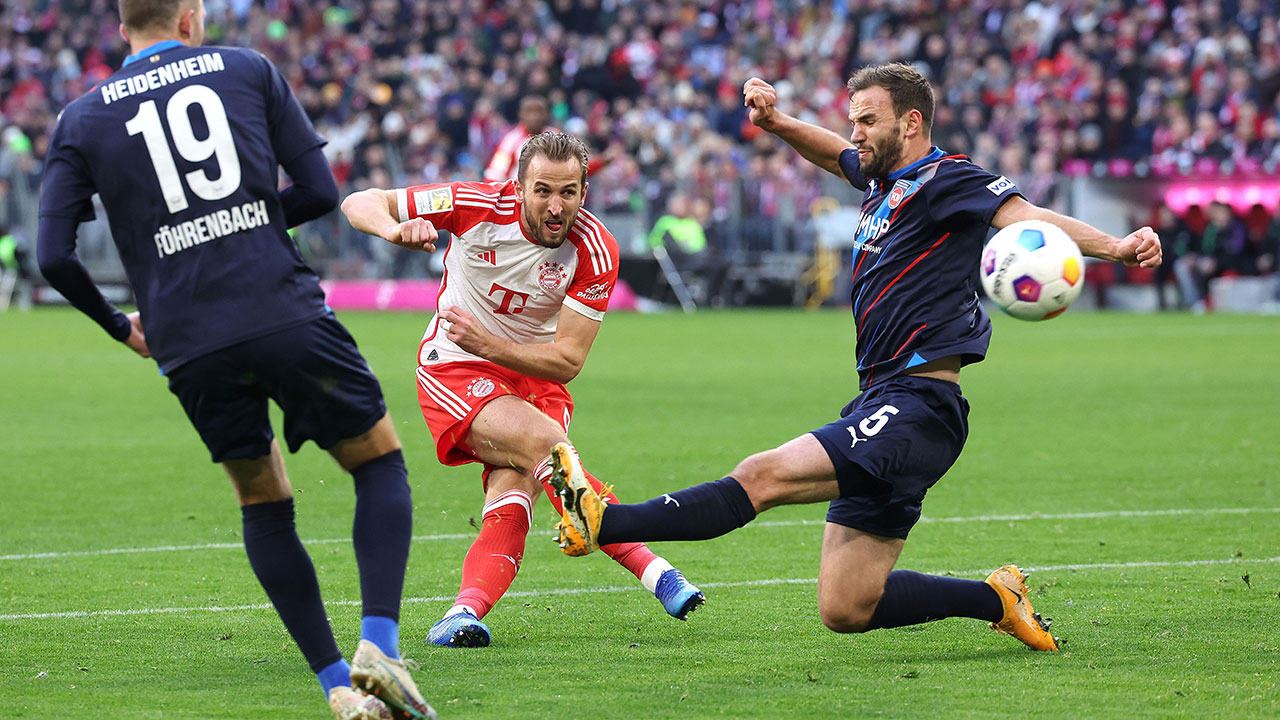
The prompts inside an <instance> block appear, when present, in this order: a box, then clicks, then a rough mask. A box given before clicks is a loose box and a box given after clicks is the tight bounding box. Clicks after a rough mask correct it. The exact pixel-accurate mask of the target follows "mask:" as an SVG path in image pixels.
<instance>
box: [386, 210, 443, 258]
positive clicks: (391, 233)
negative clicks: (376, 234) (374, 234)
mask: <svg viewBox="0 0 1280 720" xmlns="http://www.w3.org/2000/svg"><path fill="white" fill-rule="evenodd" d="M439 237H440V233H439V232H438V231H437V230H436V226H435V225H432V224H431V221H430V220H426V219H423V218H413V219H412V220H407V221H405V222H402V223H400V224H398V225H392V226H391V227H389V228H387V229H386V230H385V231H383V234H382V238H383V239H384V240H386V241H387V242H389V243H394V244H396V245H399V246H400V247H402V248H408V249H409V250H423V251H426V252H435V250H436V240H437V239H438V238H439Z"/></svg>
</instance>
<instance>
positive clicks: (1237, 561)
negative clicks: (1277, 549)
mask: <svg viewBox="0 0 1280 720" xmlns="http://www.w3.org/2000/svg"><path fill="white" fill-rule="evenodd" d="M1250 563H1254V564H1257V563H1280V556H1277V557H1271V558H1260V559H1245V558H1216V559H1208V560H1144V561H1138V562H1123V563H1072V564H1066V565H1038V566H1028V567H1024V568H1022V570H1023V571H1024V572H1032V571H1035V572H1049V571H1054V570H1128V569H1133V568H1159V567H1198V566H1202V565H1248V564H1250ZM988 572H990V569H982V570H960V571H956V570H942V571H938V570H935V571H930V572H929V574H931V575H953V576H968V575H973V576H978V577H981V576H983V575H986V574H987V573H988ZM816 582H818V579H817V578H766V579H762V580H740V581H736V582H710V583H702V584H700V585H699V587H702V588H734V587H763V586H767V585H799V584H803V585H812V584H814V583H816ZM640 590H643V588H640V587H636V586H635V585H609V586H606V587H579V588H549V589H546V590H518V591H515V592H509V593H506V594H505V595H503V597H509V598H512V597H546V596H549V595H556V596H559V595H585V594H587V593H591V594H598V593H622V592H636V591H640ZM454 599H455V598H454V596H453V595H435V596H432V597H410V598H404V600H403V601H402V602H403V603H404V604H406V605H411V604H420V603H444V602H452V601H453V600H454ZM325 605H326V606H328V607H356V606H359V605H360V601H359V600H336V601H329V602H326V603H325ZM270 609H271V605H270V604H269V603H256V604H253V605H209V606H204V607H169V608H135V609H131V610H72V611H68V612H51V613H13V614H9V615H0V622H3V621H6V620H50V619H68V618H91V617H121V616H135V615H171V614H178V613H194V612H203V613H223V612H245V611H249V610H270Z"/></svg>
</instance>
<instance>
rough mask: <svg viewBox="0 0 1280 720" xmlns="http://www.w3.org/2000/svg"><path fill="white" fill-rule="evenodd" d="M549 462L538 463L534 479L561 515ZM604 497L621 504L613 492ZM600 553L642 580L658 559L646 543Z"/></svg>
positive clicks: (595, 485) (597, 483)
mask: <svg viewBox="0 0 1280 720" xmlns="http://www.w3.org/2000/svg"><path fill="white" fill-rule="evenodd" d="M549 460H550V459H548V460H543V461H542V462H541V463H538V467H536V468H534V471H533V472H534V477H535V478H537V479H538V480H539V481H541V482H542V490H543V491H544V492H546V494H547V499H549V500H551V504H552V506H554V507H555V509H556V513H559V512H560V511H561V510H563V509H564V506H563V505H562V504H561V503H560V498H559V496H557V495H556V492H555V490H554V489H553V488H552V487H551V484H550V483H548V482H547V478H549V477H551V463H550V461H549ZM582 472H583V474H585V475H586V476H587V482H589V483H591V487H592V488H593V489H595V490H596V492H599V491H600V490H603V489H604V483H602V482H600V481H599V480H597V479H595V477H594V476H593V475H592V474H591V473H589V472H587V471H586V470H583V471H582ZM603 497H605V498H608V500H609V502H613V503H616V502H619V500H618V496H617V495H614V494H613V493H612V492H610V493H609V494H607V495H604V496H603ZM600 551H601V552H603V553H604V554H605V555H608V556H609V557H611V558H613V559H614V560H615V561H616V562H617V563H618V564H619V565H621V566H622V567H624V568H626V569H627V570H628V571H630V572H631V574H632V575H635V576H636V578H638V579H641V580H643V579H644V571H645V568H647V567H649V563H651V562H653V561H654V560H657V559H658V556H657V555H655V554H654V552H653V551H652V550H650V549H649V547H648V546H647V545H645V544H644V543H614V544H612V545H601V546H600Z"/></svg>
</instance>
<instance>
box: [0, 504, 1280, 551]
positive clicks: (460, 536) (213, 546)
mask: <svg viewBox="0 0 1280 720" xmlns="http://www.w3.org/2000/svg"><path fill="white" fill-rule="evenodd" d="M1251 513H1280V507H1262V508H1205V509H1200V508H1184V509H1173V510H1102V511H1099V512H1087V513H1029V514H1022V515H971V516H962V517H930V516H928V515H926V516H924V517H921V518H920V523H921V524H924V525H927V524H932V523H969V522H1017V521H1025V520H1095V519H1103V518H1141V517H1162V516H1177V515H1247V514H1251ZM824 524H826V520H762V521H760V522H754V523H751V524H749V525H747V527H748V528H753V527H795V526H803V525H824ZM475 536H476V534H475V533H451V534H445V535H415V536H414V537H413V541H414V542H429V541H433V540H469V539H472V538H474V537H475ZM303 542H304V543H305V544H307V545H333V544H337V543H349V542H351V538H322V539H317V540H304V541H303ZM243 547H244V545H243V543H238V542H234V543H205V544H202V545H159V546H153V547H137V548H109V549H105V550H69V551H61V552H39V553H20V554H16V555H0V561H4V560H44V559H49V558H67V557H95V556H100V555H130V554H133V553H154V552H183V551H192V550H238V549H240V548H243Z"/></svg>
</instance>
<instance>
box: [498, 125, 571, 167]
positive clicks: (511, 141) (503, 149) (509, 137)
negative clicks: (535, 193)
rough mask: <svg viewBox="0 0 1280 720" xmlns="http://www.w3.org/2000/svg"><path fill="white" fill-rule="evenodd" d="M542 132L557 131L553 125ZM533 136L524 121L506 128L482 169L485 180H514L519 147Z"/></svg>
mask: <svg viewBox="0 0 1280 720" xmlns="http://www.w3.org/2000/svg"><path fill="white" fill-rule="evenodd" d="M542 132H559V131H558V130H556V129H555V128H553V127H548V128H546V129H544V130H543V131H542ZM531 137H533V136H532V135H531V134H530V133H529V129H528V128H526V127H525V126H524V123H516V124H515V127H513V128H511V129H510V130H508V131H507V132H506V133H505V134H504V135H503V136H502V140H500V141H498V148H497V149H496V150H494V151H493V157H492V158H489V165H488V167H486V168H485V169H484V180H485V182H502V181H503V180H514V179H515V178H516V170H517V165H518V164H519V161H520V148H522V147H524V144H525V142H527V141H528V140H529V138H531Z"/></svg>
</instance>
